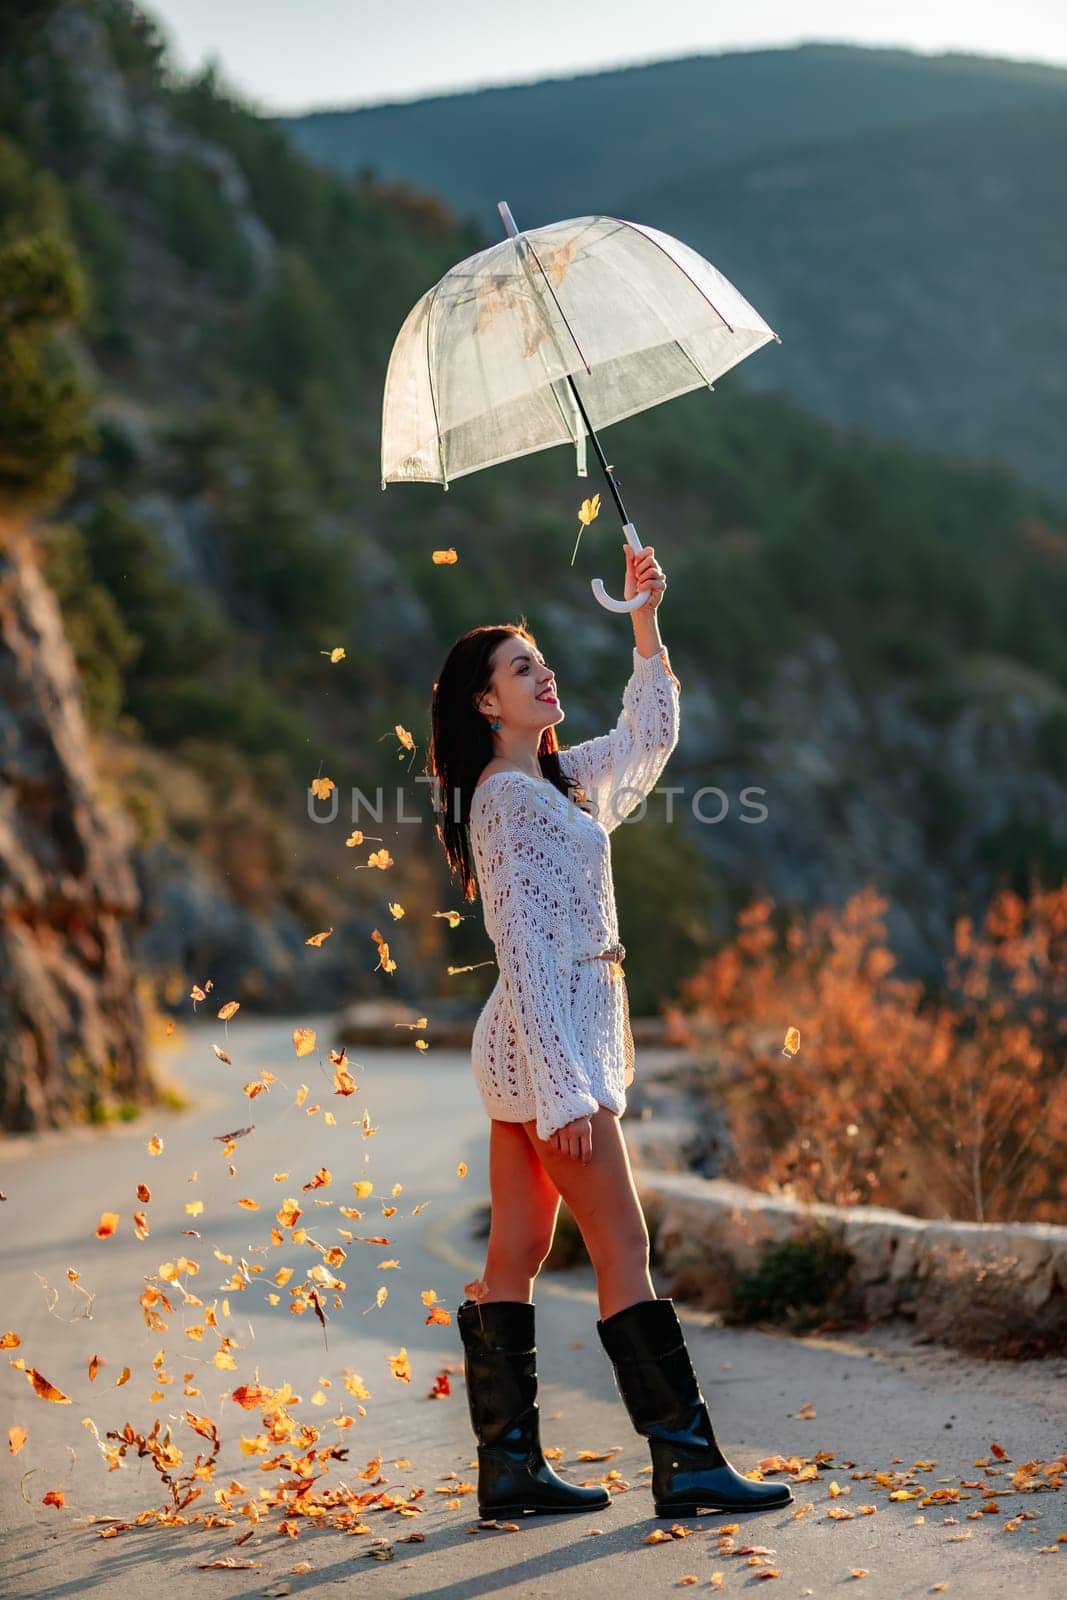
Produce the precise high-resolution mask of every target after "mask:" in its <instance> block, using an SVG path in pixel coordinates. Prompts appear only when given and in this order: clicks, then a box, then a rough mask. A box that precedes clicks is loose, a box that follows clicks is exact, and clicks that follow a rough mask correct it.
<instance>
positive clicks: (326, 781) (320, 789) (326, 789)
mask: <svg viewBox="0 0 1067 1600" xmlns="http://www.w3.org/2000/svg"><path fill="white" fill-rule="evenodd" d="M336 788H337V785H336V784H335V783H334V781H333V779H332V778H312V780H311V792H312V794H313V795H314V796H315V799H316V800H328V799H329V798H330V791H331V790H332V789H336Z"/></svg>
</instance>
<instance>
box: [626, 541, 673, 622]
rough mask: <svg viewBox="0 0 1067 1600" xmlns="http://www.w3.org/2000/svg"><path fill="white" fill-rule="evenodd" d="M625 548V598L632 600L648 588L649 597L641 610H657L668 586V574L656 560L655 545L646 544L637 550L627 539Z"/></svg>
mask: <svg viewBox="0 0 1067 1600" xmlns="http://www.w3.org/2000/svg"><path fill="white" fill-rule="evenodd" d="M623 549H624V550H625V552H626V586H625V588H624V590H623V599H624V600H632V599H633V597H634V595H635V594H640V592H641V590H642V589H647V590H648V599H647V600H646V601H645V603H644V605H643V606H642V607H641V610H642V611H655V609H656V607H657V606H658V605H659V603H660V601H661V600H662V599H663V591H664V589H666V587H667V578H666V575H665V573H664V571H663V568H662V567H661V566H660V564H659V562H658V561H657V560H656V555H655V550H656V547H655V545H652V544H646V545H644V546H643V548H642V549H640V550H637V551H635V550H633V549H632V548H631V546H630V544H629V541H627V543H626V544H624V545H623Z"/></svg>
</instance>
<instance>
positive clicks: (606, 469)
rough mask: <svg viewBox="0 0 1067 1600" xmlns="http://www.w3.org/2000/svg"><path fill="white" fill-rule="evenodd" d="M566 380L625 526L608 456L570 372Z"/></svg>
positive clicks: (619, 497) (626, 519)
mask: <svg viewBox="0 0 1067 1600" xmlns="http://www.w3.org/2000/svg"><path fill="white" fill-rule="evenodd" d="M567 382H568V383H569V384H570V386H571V394H573V396H574V403H575V405H576V406H577V407H578V410H579V411H580V412H581V414H582V421H583V422H584V423H585V427H586V432H587V433H588V435H589V437H590V439H592V441H593V449H594V450H595V451H596V458H597V460H598V461H599V462H600V465H601V466H602V467H603V469H604V476H605V478H607V480H608V488H609V489H610V490H611V493H612V498H613V499H614V501H615V504H616V506H617V507H618V511H619V516H620V517H621V518H622V521H623V526H624V527H625V525H626V524H627V523H628V522H629V520H630V519H629V517H628V516H627V515H626V507H625V506H624V505H623V503H622V495H621V494H620V493H619V486H618V484H617V483H616V482H615V478H614V475H613V473H612V470H611V468H610V467H609V466H608V458H607V456H606V455H605V454H604V452H603V450H602V449H601V447H600V440H599V439H598V438H597V436H596V434H595V433H594V431H593V424H592V423H591V422H590V420H589V416H588V413H587V412H586V409H585V406H584V405H583V404H582V397H581V395H580V394H579V393H578V389H577V386H576V385H575V382H574V379H573V378H572V377H571V375H570V373H568V374H567Z"/></svg>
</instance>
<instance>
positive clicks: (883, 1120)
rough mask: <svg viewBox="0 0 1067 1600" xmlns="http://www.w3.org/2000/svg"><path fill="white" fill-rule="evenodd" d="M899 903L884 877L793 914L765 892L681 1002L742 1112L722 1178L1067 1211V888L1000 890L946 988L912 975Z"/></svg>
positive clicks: (915, 1205) (994, 1211) (979, 1214)
mask: <svg viewBox="0 0 1067 1600" xmlns="http://www.w3.org/2000/svg"><path fill="white" fill-rule="evenodd" d="M887 904H888V902H887V901H886V900H885V899H884V898H881V897H880V896H879V895H878V893H877V892H876V891H875V890H874V889H872V888H867V889H865V890H863V891H861V892H860V893H858V894H856V895H854V896H852V898H851V899H849V901H848V902H847V903H846V905H845V906H844V908H843V909H842V910H841V911H840V912H836V911H833V910H831V909H828V908H822V909H820V910H818V911H816V912H814V913H813V914H812V915H811V916H810V917H808V918H806V919H805V918H803V917H796V918H793V919H791V920H789V921H787V922H783V921H782V920H781V919H776V917H775V906H774V902H773V901H772V900H771V899H769V898H762V899H759V900H757V901H755V902H753V903H752V904H751V905H750V906H748V907H747V908H746V909H745V911H744V912H742V913H741V915H740V916H739V917H738V932H737V935H736V937H735V938H734V940H733V941H732V943H730V944H729V945H728V946H726V947H725V948H723V949H722V950H720V951H718V952H717V953H716V954H715V955H713V956H711V957H709V958H708V960H707V961H705V962H704V964H703V965H702V967H701V968H700V970H699V971H698V972H697V973H695V974H694V975H693V976H691V977H690V978H688V979H686V980H685V981H684V982H683V983H682V984H681V986H680V989H679V995H678V999H677V1002H676V1003H674V1004H671V1005H669V1006H668V1007H667V1008H666V1015H667V1019H668V1024H669V1027H670V1033H671V1037H672V1038H674V1039H676V1040H677V1041H678V1042H679V1043H682V1044H684V1045H686V1046H687V1047H688V1048H690V1049H691V1050H694V1051H696V1053H697V1054H698V1055H699V1056H700V1057H701V1058H702V1059H703V1060H704V1061H705V1062H706V1063H707V1065H708V1067H709V1068H710V1074H711V1076H710V1083H711V1090H712V1092H713V1093H715V1094H717V1095H719V1096H720V1097H721V1098H722V1100H723V1103H724V1105H725V1108H726V1110H727V1112H728V1115H729V1122H730V1130H731V1135H732V1140H733V1150H732V1153H731V1155H730V1156H729V1157H728V1158H727V1161H726V1163H725V1165H724V1169H723V1175H724V1176H727V1177H731V1178H734V1179H736V1180H737V1181H738V1182H741V1183H744V1184H747V1185H748V1186H750V1187H751V1188H755V1189H759V1190H763V1191H773V1192H778V1193H784V1194H787V1195H790V1196H792V1197H794V1198H796V1199H799V1200H802V1201H826V1202H829V1203H831V1204H836V1205H855V1204H868V1205H881V1206H889V1207H893V1208H896V1209H900V1210H903V1211H908V1212H911V1213H914V1214H917V1215H920V1216H929V1217H955V1218H960V1219H964V1220H970V1221H979V1222H1006V1221H1028V1222H1063V1221H1064V1220H1065V1218H1067V1065H1065V1060H1067V884H1065V885H1063V886H1062V887H1060V888H1059V889H1050V890H1037V891H1035V892H1033V893H1032V895H1031V896H1030V898H1029V899H1028V900H1023V899H1022V898H1021V897H1020V896H1019V895H1017V894H1015V893H1013V892H1011V891H1002V892H1000V893H998V894H997V895H996V897H995V898H994V899H993V901H992V902H991V904H990V906H989V908H988V910H987V913H986V916H985V918H984V923H983V926H982V928H981V929H980V930H978V931H976V929H975V928H974V927H973V925H972V920H971V919H970V918H967V917H961V918H959V919H958V920H957V922H956V925H955V930H954V949H953V953H952V955H951V957H950V959H949V961H948V962H947V963H946V970H945V978H944V982H943V984H942V986H941V989H940V992H939V993H938V994H937V995H936V996H935V997H933V998H931V997H930V996H928V995H927V996H924V993H923V988H924V986H923V984H922V983H921V982H919V981H918V980H907V979H903V978H900V977H895V976H893V968H894V966H895V957H894V956H893V954H892V952H891V951H890V950H889V948H888V945H887V942H886V930H885V924H884V922H883V920H882V915H883V913H884V912H885V910H886V907H887ZM790 1027H795V1028H797V1029H799V1034H800V1048H799V1051H798V1052H797V1053H796V1054H795V1055H789V1054H788V1053H787V1052H784V1051H783V1049H782V1042H783V1039H784V1038H785V1037H786V1033H787V1030H788V1029H789V1028H790Z"/></svg>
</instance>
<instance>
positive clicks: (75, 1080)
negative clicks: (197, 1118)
mask: <svg viewBox="0 0 1067 1600" xmlns="http://www.w3.org/2000/svg"><path fill="white" fill-rule="evenodd" d="M128 845H129V824H128V822H127V820H126V819H125V818H124V817H123V816H122V815H120V814H118V813H116V812H113V811H110V810H106V809H105V808H104V807H103V806H102V805H101V803H100V801H99V799H98V796H97V792H96V784H95V779H94V773H93V770H92V765H91V761H90V753H89V738H88V730H87V726H86V721H85V713H84V705H83V696H82V691H81V686H80V684H79V681H78V676H77V672H76V669H75V665H74V658H73V656H72V654H71V650H70V646H69V644H68V642H67V638H66V635H65V633H64V630H63V619H62V616H61V615H60V611H59V607H58V605H57V604H56V601H55V597H54V595H53V594H52V591H51V590H50V589H49V588H48V586H47V584H46V583H45V582H44V580H43V578H42V576H41V572H40V567H39V558H38V552H37V550H36V548H35V545H34V543H33V539H32V536H31V531H30V529H29V528H28V527H27V526H25V525H20V524H17V523H14V524H11V523H9V524H7V525H3V526H0V1037H2V1038H3V1049H2V1050H0V1125H2V1126H3V1127H5V1128H8V1129H11V1130H16V1131H23V1130H28V1129H37V1128H45V1127H55V1126H59V1125H61V1124H63V1123H66V1122H71V1121H75V1120H78V1119H79V1118H82V1117H96V1116H99V1115H101V1114H102V1113H103V1114H106V1113H107V1112H108V1111H109V1110H111V1109H117V1108H118V1107H120V1106H121V1104H122V1103H123V1102H128V1101H131V1100H134V1099H137V1098H142V1097H143V1096H144V1095H145V1094H146V1093H147V1092H149V1078H148V1068H147V1059H146V1052H145V1031H144V1018H143V1016H142V1013H141V1007H140V1003H139V1000H138V995H137V989H136V985H135V982H134V969H133V965H132V963H131V959H130V947H129V941H130V933H131V929H132V927H133V926H134V925H135V924H136V922H137V919H138V917H139V914H140V911H141V901H140V896H139V893H138V890H137V884H136V880H135V878H134V875H133V872H132V870H131V866H130V860H129V854H128Z"/></svg>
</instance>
